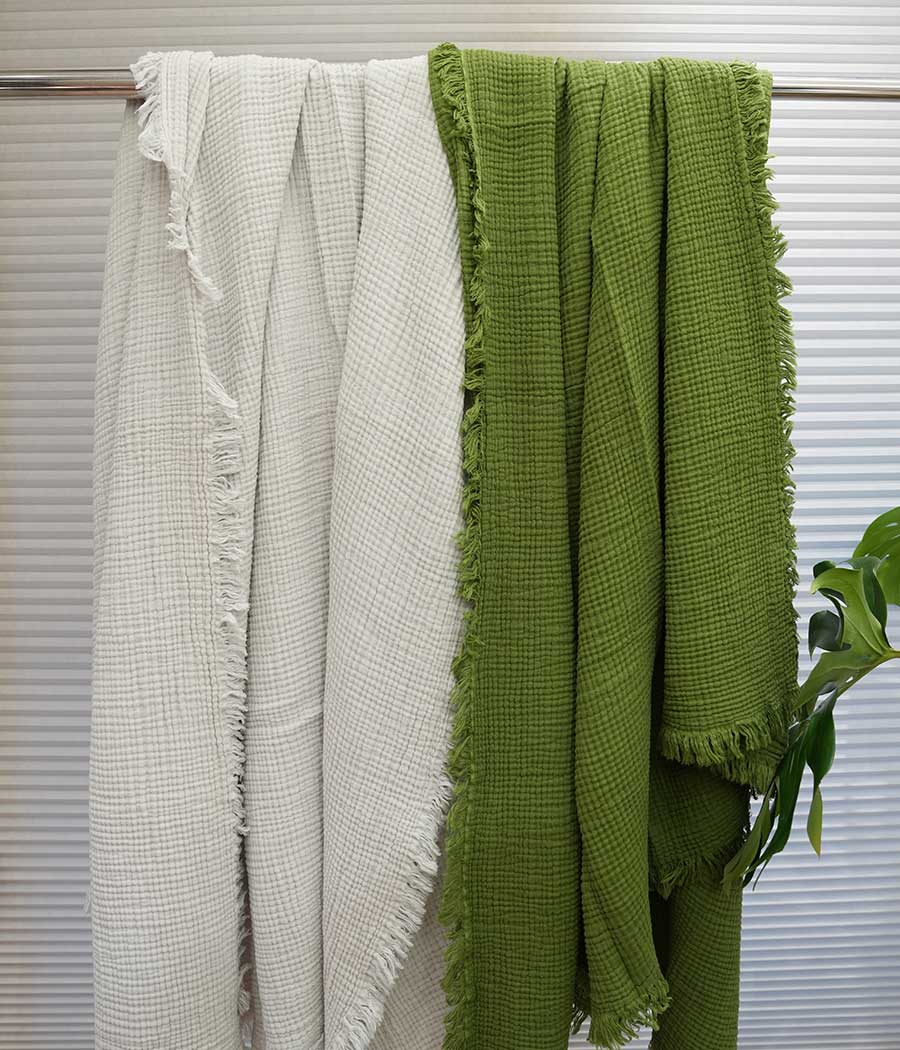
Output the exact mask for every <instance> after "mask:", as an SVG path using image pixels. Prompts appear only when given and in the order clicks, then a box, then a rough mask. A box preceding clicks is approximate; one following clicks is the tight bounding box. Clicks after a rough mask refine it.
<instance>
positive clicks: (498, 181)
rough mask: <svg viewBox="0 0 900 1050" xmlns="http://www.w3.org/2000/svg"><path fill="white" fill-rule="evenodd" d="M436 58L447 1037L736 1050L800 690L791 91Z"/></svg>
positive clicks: (733, 71) (504, 1047)
mask: <svg viewBox="0 0 900 1050" xmlns="http://www.w3.org/2000/svg"><path fill="white" fill-rule="evenodd" d="M430 71H431V84H432V95H433V100H434V106H435V112H436V116H437V120H438V126H439V129H440V132H441V136H442V140H443V142H444V146H445V149H446V152H447V155H448V159H449V166H450V170H451V173H452V175H453V178H454V183H455V186H456V192H457V204H458V211H459V223H460V241H461V250H462V268H463V273H464V283H465V303H466V319H467V343H466V369H467V371H466V376H467V387H468V390H469V403H468V407H467V412H466V417H465V423H464V430H465V432H464V464H465V470H466V490H465V503H464V506H465V511H466V530H465V535H464V542H463V561H462V573H461V577H462V591H463V594H464V596H465V597H466V598H467V600H468V603H469V611H468V613H467V624H466V636H465V640H464V644H463V647H462V649H461V652H460V655H459V658H458V661H457V665H456V671H457V690H456V694H455V702H456V722H455V731H454V750H453V753H452V755H451V767H450V768H451V772H452V774H453V777H454V781H455V786H456V794H455V798H454V801H453V804H452V807H451V811H450V817H449V840H448V852H447V864H448V870H447V877H446V882H445V894H444V899H443V917H444V919H445V921H446V922H447V924H448V926H449V930H450V946H449V950H448V973H447V977H446V988H447V992H448V997H449V1000H450V1011H449V1014H448V1019H447V1039H446V1043H445V1046H446V1047H447V1050H552V1048H560V1050H561V1048H563V1047H565V1045H566V1042H567V1036H568V1032H569V1029H570V1024H574V1025H575V1026H576V1027H577V1026H579V1025H580V1024H581V1023H582V1022H583V1021H584V1020H585V1019H587V1018H589V1019H590V1030H589V1038H590V1040H591V1041H592V1042H593V1043H596V1044H597V1045H599V1046H601V1047H607V1048H611V1047H618V1046H620V1045H622V1044H623V1043H624V1042H626V1041H627V1040H628V1039H629V1038H630V1037H631V1036H632V1035H634V1034H636V1031H637V1029H638V1027H639V1026H640V1025H641V1024H650V1025H652V1026H653V1027H654V1028H655V1029H656V1031H655V1033H654V1037H653V1046H654V1047H655V1048H656V1050H709V1048H711V1047H715V1048H716V1050H729V1048H734V1047H735V1045H736V1038H737V1035H736V1033H737V1009H738V971H739V954H740V914H741V907H740V906H741V898H740V894H739V893H733V892H727V891H725V890H724V889H723V888H722V887H721V886H720V883H719V877H720V872H721V866H722V864H723V862H724V861H725V860H726V859H727V858H728V857H729V856H730V855H731V853H732V852H733V850H734V849H735V848H736V847H737V844H738V843H739V842H740V841H741V840H742V836H743V835H744V834H745V828H746V822H747V817H748V787H749V785H754V786H757V785H759V784H761V783H764V782H765V780H766V779H767V777H768V776H769V774H770V772H771V770H772V768H773V759H774V756H776V755H777V754H778V750H779V747H780V746H782V745H783V742H784V732H785V725H786V719H787V715H788V712H789V710H790V708H791V705H792V701H793V698H794V694H795V690H796V651H797V650H796V631H795V623H794V613H793V608H792V596H793V588H794V580H795V576H794V568H793V538H792V533H791V527H790V485H789V482H788V476H787V469H788V463H789V458H790V452H791V450H790V444H789V425H790V424H789V417H790V410H791V397H790V386H791V382H792V375H793V372H792V358H791V341H790V329H789V323H788V318H787V315H786V313H785V312H784V309H783V307H782V306H781V305H780V304H779V302H778V300H779V297H780V296H781V295H782V294H783V293H784V292H785V291H786V290H787V284H786V281H785V279H784V278H783V277H782V275H781V274H780V273H779V272H778V271H777V269H776V262H777V259H778V257H779V255H780V252H781V250H782V243H781V240H780V237H779V235H778V233H777V231H776V230H774V229H773V227H772V224H771V212H772V210H773V208H774V202H773V201H772V199H771V197H770V196H769V194H768V191H767V189H766V177H767V174H768V173H767V171H766V169H765V158H766V140H767V136H768V120H769V94H770V81H769V78H768V76H767V75H766V74H765V73H762V72H758V71H756V70H755V69H753V68H752V67H748V66H744V65H739V64H732V65H729V64H722V63H712V62H695V61H682V60H674V59H661V60H658V61H654V62H650V63H646V64H635V63H615V64H606V63H602V62H593V61H588V62H569V61H562V60H553V59H549V58H537V57H529V56H524V55H511V54H503V53H497V52H488V51H459V50H458V49H457V48H456V47H454V46H453V45H441V47H439V48H437V49H435V50H434V51H433V52H431V54H430ZM573 1001H574V1003H575V1007H574V1010H573V1005H572V1004H573Z"/></svg>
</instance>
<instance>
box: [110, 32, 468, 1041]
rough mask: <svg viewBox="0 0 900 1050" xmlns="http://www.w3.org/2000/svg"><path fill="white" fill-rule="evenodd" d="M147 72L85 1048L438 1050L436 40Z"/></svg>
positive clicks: (443, 383)
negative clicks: (379, 54) (431, 69)
mask: <svg viewBox="0 0 900 1050" xmlns="http://www.w3.org/2000/svg"><path fill="white" fill-rule="evenodd" d="M136 73H137V75H138V79H139V81H140V82H141V84H142V86H143V90H144V92H145V94H146V97H147V102H146V103H145V105H144V107H143V108H142V110H141V114H140V118H139V117H138V114H137V112H136V110H135V108H134V107H130V108H129V109H128V111H127V113H126V117H125V123H124V128H123V137H122V143H121V150H120V156H119V162H118V169H117V173H116V184H115V195H114V204H113V214H112V223H111V229H110V235H109V246H108V255H107V268H106V278H105V289H104V303H103V320H102V332H101V338H100V347H99V359H98V374H97V397H96V414H97V428H96V475H95V477H96V487H95V512H96V552H97V553H96V578H95V583H96V589H95V593H96V606H95V639H94V681H93V729H92V754H91V884H92V887H91V903H92V922H93V934H94V963H95V967H94V973H95V989H96V1009H95V1018H96V1045H97V1048H98V1050H184V1048H186V1047H190V1048H191V1050H239V1048H240V1047H242V1046H243V1041H242V1028H243V1029H244V1034H247V1035H250V1032H248V1031H247V1029H251V1030H252V1036H251V1038H252V1045H253V1046H254V1047H256V1048H262V1047H266V1048H267V1050H288V1048H290V1050H297V1048H302V1050H314V1048H317V1047H322V1046H325V1047H328V1048H329V1050H361V1048H362V1047H365V1046H367V1045H369V1044H370V1043H371V1044H372V1045H373V1046H376V1047H377V1048H378V1050H431V1048H433V1047H434V1046H436V1045H439V1043H440V1040H441V1037H442V1032H443V1013H444V1008H445V1000H444V994H443V992H442V990H441V987H440V980H441V976H442V974H443V969H444V964H443V952H444V948H445V938H444V934H443V931H442V929H441V927H440V926H439V924H438V922H437V918H436V892H437V890H436V886H437V883H438V881H439V875H440V873H439V852H440V834H441V826H442V823H443V819H444V814H445V810H446V806H447V803H448V792H449V784H448V781H447V779H446V774H445V770H444V767H445V761H446V755H447V749H448V743H449V730H450V722H451V713H450V703H449V697H450V691H451V688H452V684H453V678H452V671H451V664H452V660H453V657H454V655H455V652H456V650H457V649H458V647H459V643H460V628H461V622H462V617H461V605H460V600H459V598H458V596H457V593H456V591H457V583H456V569H457V555H456V548H455V545H454V535H455V533H456V531H457V530H458V528H459V524H460V520H461V512H460V503H461V470H460V460H461V450H460V446H459V436H458V434H459V424H460V418H461V414H462V405H463V397H462V392H461V389H460V378H461V375H462V368H463V341H464V320H463V306H462V292H461V277H460V272H459V245H458V239H457V231H456V220H455V216H456V212H455V202H454V195H453V188H452V183H451V180H450V176H449V174H448V171H447V165H446V160H445V157H444V154H443V150H442V148H441V143H440V140H439V137H438V133H437V129H436V126H435V122H434V115H433V112H432V108H431V101H430V94H429V87H428V67H427V61H426V59H425V58H424V57H420V58H418V59H412V60H402V61H397V62H371V63H368V64H356V65H350V66H341V65H327V64H325V65H323V64H321V63H318V62H313V61H306V60H303V61H296V60H281V59H268V58H258V57H253V56H248V57H241V58H213V56H211V55H209V54H201V53H190V52H172V53H166V54H158V55H148V56H145V58H144V59H142V60H141V62H140V63H138V65H137V67H136ZM139 120H140V123H139ZM404 963H407V965H406V967H405V969H403V972H402V973H401V968H402V967H403V964H404ZM376 1027H377V1028H378V1031H377V1034H375V1032H376ZM373 1035H374V1041H373Z"/></svg>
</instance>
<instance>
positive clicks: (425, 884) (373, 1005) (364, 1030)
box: [331, 779, 452, 1050]
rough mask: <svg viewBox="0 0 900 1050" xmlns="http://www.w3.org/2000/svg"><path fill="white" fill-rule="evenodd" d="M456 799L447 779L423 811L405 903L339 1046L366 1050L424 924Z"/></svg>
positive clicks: (389, 926)
mask: <svg viewBox="0 0 900 1050" xmlns="http://www.w3.org/2000/svg"><path fill="white" fill-rule="evenodd" d="M451 797H452V785H451V783H450V781H449V780H447V779H442V780H441V781H440V782H439V784H438V786H437V790H436V792H435V795H434V797H433V798H432V799H431V802H430V804H429V805H428V807H427V810H426V811H425V813H424V814H423V815H422V818H421V820H420V822H419V827H418V829H417V833H416V836H415V844H414V849H413V853H412V856H411V857H410V858H409V860H408V863H407V866H406V867H407V873H406V877H405V883H406V886H405V889H404V891H403V893H402V897H401V901H400V905H399V907H398V908H397V910H396V912H395V913H394V915H393V916H392V917H391V919H390V920H389V922H388V923H386V924H385V928H384V930H383V933H382V938H381V943H380V945H379V946H378V948H377V949H376V951H375V954H374V957H373V959H372V962H371V964H370V966H369V970H368V973H367V974H366V976H365V978H364V979H363V981H362V985H361V987H360V990H359V994H358V997H357V1000H356V1002H355V1003H354V1005H353V1006H351V1007H350V1009H349V1010H348V1011H347V1014H346V1015H345V1017H344V1020H343V1021H342V1022H341V1023H340V1025H339V1026H338V1031H337V1035H336V1037H335V1039H334V1042H333V1044H331V1045H333V1046H334V1048H335V1050H366V1047H367V1046H368V1045H369V1043H370V1042H371V1041H372V1038H373V1037H374V1035H375V1031H376V1029H377V1028H378V1025H379V1024H380V1022H381V1018H382V1016H383V1014H384V1004H385V1000H386V999H387V997H388V995H389V993H390V991H391V989H392V988H393V986H394V982H395V981H396V980H397V974H398V973H399V972H400V970H401V969H402V967H403V963H404V962H405V960H406V956H407V955H408V954H409V950H410V948H411V947H412V943H413V938H414V937H415V935H416V933H417V931H418V929H419V927H420V926H421V925H422V918H423V916H424V914H425V907H426V904H427V902H428V897H429V895H430V894H431V892H432V889H433V888H434V880H435V878H436V876H437V872H438V864H439V860H440V842H439V835H440V830H441V826H442V825H443V822H444V818H445V816H446V813H447V807H448V806H449V804H450V799H451Z"/></svg>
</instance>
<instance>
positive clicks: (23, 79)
mask: <svg viewBox="0 0 900 1050" xmlns="http://www.w3.org/2000/svg"><path fill="white" fill-rule="evenodd" d="M772 94H773V95H774V96H775V97H776V98H845V99H851V98H865V99H875V100H886V99H898V100H900V82H892V81H885V80H862V79H860V80H801V79H795V78H791V77H787V78H778V79H777V80H776V81H775V83H774V85H773V88H772ZM52 97H56V98H121V99H130V98H140V97H141V96H140V94H139V92H138V90H137V88H135V86H134V79H133V78H132V75H131V71H130V70H128V69H66V70H12V71H10V72H6V73H0V98H52Z"/></svg>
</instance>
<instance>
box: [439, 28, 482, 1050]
mask: <svg viewBox="0 0 900 1050" xmlns="http://www.w3.org/2000/svg"><path fill="white" fill-rule="evenodd" d="M432 73H433V76H434V77H435V78H436V81H437V84H438V85H439V89H440V97H441V99H442V101H443V104H444V106H445V107H446V108H447V110H448V111H449V113H450V116H451V119H452V124H453V129H454V136H455V138H456V140H457V142H458V144H459V148H460V150H461V151H462V156H463V157H464V159H465V169H466V178H467V186H466V189H467V196H468V200H469V202H470V204H471V208H472V220H471V230H470V231H463V230H461V231H460V239H461V241H462V240H463V238H464V237H465V238H467V240H468V243H469V244H470V245H471V252H472V266H471V272H470V273H469V274H468V275H467V276H466V280H465V292H466V297H467V300H468V301H467V311H466V312H467V317H466V321H467V335H466V342H465V375H464V380H463V385H464V388H465V390H466V391H467V392H468V406H467V408H466V411H465V413H464V415H463V422H462V446H463V476H464V485H463V518H464V528H463V531H462V533H461V534H460V536H459V537H458V538H457V542H458V545H459V548H460V552H461V556H460V567H459V590H460V594H461V596H462V597H463V598H464V599H465V600H466V601H467V602H468V603H469V608H468V609H467V610H466V612H465V614H464V634H463V644H462V648H461V650H460V652H459V654H458V655H457V657H456V660H455V661H454V664H453V672H454V675H455V678H456V685H455V687H454V689H453V694H452V703H453V707H454V712H455V717H454V726H453V740H452V746H451V749H450V754H449V758H448V763H447V772H448V775H449V777H450V779H451V781H452V783H453V787H454V795H453V801H452V803H451V806H450V810H449V813H448V816H447V850H446V856H447V876H446V880H445V884H444V892H443V896H442V900H441V908H440V913H439V915H440V920H441V922H442V923H443V924H444V925H445V927H446V928H447V931H448V938H449V944H448V947H447V952H446V963H447V970H446V973H445V976H444V980H443V988H444V991H445V992H446V994H447V1003H448V1010H447V1014H446V1017H445V1029H446V1036H445V1041H444V1050H466V1048H467V1047H468V1046H469V1045H470V1042H471V1039H470V1029H471V1015H472V1006H473V1003H474V1000H475V982H474V973H473V967H472V949H471V935H472V934H471V914H470V906H469V901H468V896H467V891H466V868H467V864H468V857H469V850H470V842H471V825H470V822H469V820H468V809H469V805H470V801H471V792H472V784H473V780H474V769H473V764H472V748H471V739H470V729H471V727H470V717H471V705H472V702H473V696H474V692H475V674H476V662H477V654H478V651H479V649H480V645H481V643H480V639H479V618H480V608H479V595H480V591H481V481H482V457H483V442H484V406H483V401H482V389H483V385H484V323H485V318H486V314H487V306H486V303H485V294H484V284H483V278H482V265H481V264H482V261H483V259H484V255H485V252H486V251H487V249H488V243H487V238H486V237H485V231H484V201H483V198H482V195H481V192H480V188H479V178H478V166H477V159H476V151H475V141H474V136H473V131H472V124H471V121H470V119H469V112H468V102H467V99H466V84H465V76H464V71H463V65H462V55H461V54H460V52H459V50H458V49H457V48H456V47H455V46H454V45H453V44H441V45H440V46H439V47H438V48H436V49H435V51H434V52H432ZM463 243H466V241H463Z"/></svg>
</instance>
